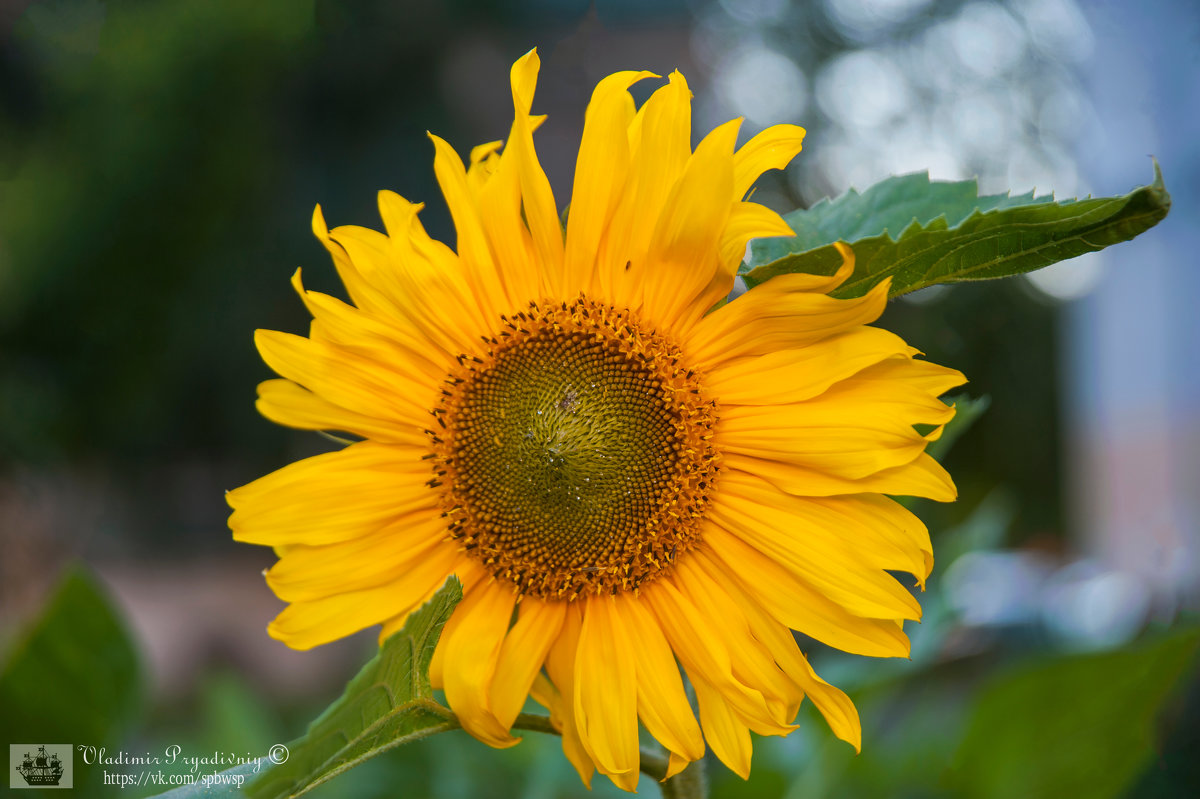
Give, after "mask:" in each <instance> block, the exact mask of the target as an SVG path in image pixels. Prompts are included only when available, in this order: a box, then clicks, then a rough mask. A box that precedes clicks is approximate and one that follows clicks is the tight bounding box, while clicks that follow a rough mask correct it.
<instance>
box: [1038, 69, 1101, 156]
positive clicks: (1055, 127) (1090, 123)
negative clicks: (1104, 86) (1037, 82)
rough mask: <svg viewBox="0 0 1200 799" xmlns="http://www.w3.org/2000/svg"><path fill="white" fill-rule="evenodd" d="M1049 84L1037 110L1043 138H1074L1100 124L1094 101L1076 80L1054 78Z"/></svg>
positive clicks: (1061, 139) (1068, 139)
mask: <svg viewBox="0 0 1200 799" xmlns="http://www.w3.org/2000/svg"><path fill="white" fill-rule="evenodd" d="M1046 88H1047V91H1046V94H1045V95H1044V96H1043V98H1042V101H1041V104H1040V105H1039V106H1038V111H1037V127H1038V134H1039V135H1040V136H1041V138H1042V139H1043V140H1044V141H1045V140H1048V141H1072V140H1073V139H1075V138H1076V137H1077V136H1078V134H1079V133H1080V131H1084V130H1088V129H1089V128H1092V127H1096V126H1099V124H1100V123H1099V122H1098V121H1097V120H1096V112H1095V110H1094V109H1093V108H1092V106H1091V103H1090V102H1088V100H1087V98H1086V97H1085V96H1084V94H1083V92H1082V91H1081V90H1080V89H1079V87H1078V86H1077V85H1075V84H1074V83H1073V82H1070V81H1065V80H1061V81H1055V82H1053V83H1051V84H1050V85H1048V86H1047V87H1046Z"/></svg>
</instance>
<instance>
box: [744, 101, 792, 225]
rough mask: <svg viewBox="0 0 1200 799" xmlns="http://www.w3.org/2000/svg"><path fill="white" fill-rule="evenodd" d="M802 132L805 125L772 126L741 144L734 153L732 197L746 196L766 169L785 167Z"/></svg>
mask: <svg viewBox="0 0 1200 799" xmlns="http://www.w3.org/2000/svg"><path fill="white" fill-rule="evenodd" d="M804 133H805V131H804V128H802V127H799V126H797V125H773V126H771V127H769V128H767V129H766V130H764V131H762V132H761V133H759V134H758V135H757V136H755V137H754V138H753V139H751V140H750V141H748V142H746V143H745V144H743V145H742V146H741V148H740V149H738V151H737V153H736V154H735V155H734V156H733V198H734V199H735V200H740V199H742V198H743V197H745V196H746V192H748V191H750V187H751V186H752V185H754V181H756V180H758V176H759V175H761V174H762V173H763V172H766V171H767V170H768V169H783V168H784V167H785V166H787V165H788V164H789V163H790V162H791V160H792V159H793V158H795V157H796V154H797V153H799V152H800V148H801V146H802V145H803V144H804ZM780 235H786V234H780Z"/></svg>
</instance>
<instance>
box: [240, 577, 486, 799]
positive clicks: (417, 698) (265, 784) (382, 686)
mask: <svg viewBox="0 0 1200 799" xmlns="http://www.w3.org/2000/svg"><path fill="white" fill-rule="evenodd" d="M460 599H462V585H461V584H460V583H459V582H458V580H457V579H455V578H453V577H451V578H450V579H449V580H448V581H447V582H446V585H444V586H443V587H442V589H441V590H440V591H438V592H437V593H436V594H435V595H434V597H433V599H431V600H429V602H428V603H426V605H425V606H424V607H423V608H421V609H420V610H418V611H417V612H416V613H413V614H412V616H410V617H409V619H408V623H407V624H405V625H404V629H403V630H401V631H400V632H398V633H396V634H395V635H393V636H392V637H391V638H389V639H387V641H385V642H384V644H383V647H382V648H381V649H380V650H379V654H378V655H376V656H375V657H374V658H373V659H372V660H371V661H370V662H369V663H367V665H366V666H364V667H363V669H362V671H360V672H359V673H358V676H356V677H355V678H354V679H353V680H351V681H350V683H349V684H348V685H347V686H346V691H345V693H343V694H342V696H341V698H340V699H338V700H337V701H336V702H334V703H333V704H332V705H330V706H329V708H328V709H326V711H325V712H324V713H322V714H321V715H320V716H319V717H318V718H317V719H316V720H315V721H314V722H313V723H312V724H310V725H309V727H308V732H307V734H305V736H304V737H303V738H301V739H300V740H298V741H296V742H294V743H293V744H291V745H289V746H288V749H289V750H290V754H289V756H288V758H287V760H286V762H284V763H282V764H280V765H278V766H276V767H275V768H273V769H271V770H270V771H268V772H267V773H266V774H264V775H263V776H262V777H261V778H260V779H258V780H256V781H255V782H253V783H252V784H251V785H250V786H249V787H248V788H247V789H246V792H247V794H249V795H250V796H251V797H254V799H268V797H271V798H274V797H285V796H299V795H300V794H303V793H306V792H307V791H309V790H310V789H312V788H314V787H315V786H317V785H320V784H321V783H323V782H326V781H328V780H330V779H332V778H334V777H336V776H337V775H338V774H341V773H342V772H343V771H345V770H346V769H349V768H351V767H352V766H355V765H358V764H359V763H361V762H363V761H364V760H368V759H370V758H372V757H375V756H376V755H378V754H380V753H382V752H385V751H387V750H389V749H392V748H394V747H397V746H400V745H401V744H406V743H410V742H412V741H417V740H420V739H422V738H427V737H429V736H430V735H434V734H436V733H439V732H445V731H447V730H452V729H457V728H458V726H459V724H458V721H457V719H455V717H454V715H453V714H452V713H451V712H450V711H449V710H448V709H446V708H444V707H442V706H441V705H439V704H438V703H437V702H435V701H434V699H433V689H432V688H431V687H430V685H429V661H430V659H431V658H432V657H433V648H434V646H435V645H436V644H437V640H438V636H440V635H441V631H442V626H443V625H444V624H445V623H446V619H448V618H450V613H451V612H452V611H453V610H454V606H455V605H457V604H458V601H459V600H460Z"/></svg>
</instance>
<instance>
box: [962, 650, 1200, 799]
mask: <svg viewBox="0 0 1200 799" xmlns="http://www.w3.org/2000/svg"><path fill="white" fill-rule="evenodd" d="M1198 648H1200V629H1196V628H1192V629H1188V630H1184V631H1179V632H1175V633H1172V634H1171V635H1169V636H1166V637H1163V638H1160V639H1158V640H1156V641H1152V642H1149V643H1146V644H1143V645H1141V646H1139V647H1135V648H1131V649H1126V650H1122V651H1118V652H1105V653H1101V654H1088V655H1075V656H1070V657H1063V658H1058V659H1055V660H1053V661H1051V662H1045V661H1042V662H1039V663H1036V664H1032V665H1029V666H1026V667H1024V668H1021V669H1018V670H1015V671H1012V672H1009V673H1007V674H1005V675H1003V676H1001V677H999V678H998V679H997V680H996V681H995V682H993V683H992V684H991V685H990V686H988V687H986V688H984V689H983V691H982V692H981V694H980V696H979V700H978V702H977V703H976V705H975V708H974V711H973V712H972V714H971V718H970V721H969V723H968V726H967V732H966V735H965V736H964V737H963V740H962V743H961V744H960V745H959V748H958V752H957V754H956V756H955V759H954V767H953V770H952V771H951V772H950V774H949V775H948V780H947V782H948V783H950V786H951V787H953V788H954V789H956V791H955V795H961V796H964V797H979V799H991V798H993V797H994V798H995V799H1007V798H1008V797H1014V796H1020V797H1026V799H1039V798H1040V797H1047V798H1048V797H1062V796H1087V797H1090V799H1104V797H1113V796H1119V795H1121V794H1122V793H1123V792H1124V790H1125V789H1126V788H1127V787H1128V786H1129V784H1130V782H1131V781H1132V780H1133V779H1134V778H1135V777H1136V776H1137V775H1138V774H1139V773H1140V772H1141V771H1142V770H1143V769H1144V768H1145V767H1146V765H1147V764H1148V763H1149V762H1150V759H1151V756H1152V755H1153V753H1154V749H1155V743H1156V735H1155V720H1156V718H1157V716H1158V713H1159V710H1160V708H1161V707H1162V705H1163V703H1164V701H1165V700H1166V699H1167V698H1168V697H1169V696H1170V695H1171V693H1172V691H1173V689H1174V688H1175V687H1176V685H1177V684H1178V683H1179V681H1180V678H1181V677H1182V676H1183V675H1184V674H1185V673H1186V671H1187V669H1188V667H1189V666H1190V665H1192V664H1194V663H1195V660H1196V652H1197V649H1198Z"/></svg>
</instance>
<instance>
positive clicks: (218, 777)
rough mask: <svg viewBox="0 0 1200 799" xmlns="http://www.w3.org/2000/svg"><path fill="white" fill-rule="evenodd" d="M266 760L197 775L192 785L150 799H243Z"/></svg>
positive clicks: (149, 798)
mask: <svg viewBox="0 0 1200 799" xmlns="http://www.w3.org/2000/svg"><path fill="white" fill-rule="evenodd" d="M264 763H267V761H265V760H258V761H255V760H251V761H249V762H247V763H242V764H240V765H237V766H234V767H233V768H230V769H226V770H225V771H220V772H217V773H215V774H197V775H196V781H195V782H193V783H192V784H191V785H181V786H179V787H178V788H172V789H171V790H169V791H164V792H163V793H156V794H154V796H152V797H148V799H200V798H201V797H203V799H243V797H244V796H245V794H244V793H242V788H244V787H245V786H246V785H247V784H249V783H250V782H251V781H252V780H253V779H254V778H255V776H256V775H257V774H259V773H260V772H261V771H262V769H263V767H264V765H263V764H264Z"/></svg>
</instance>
